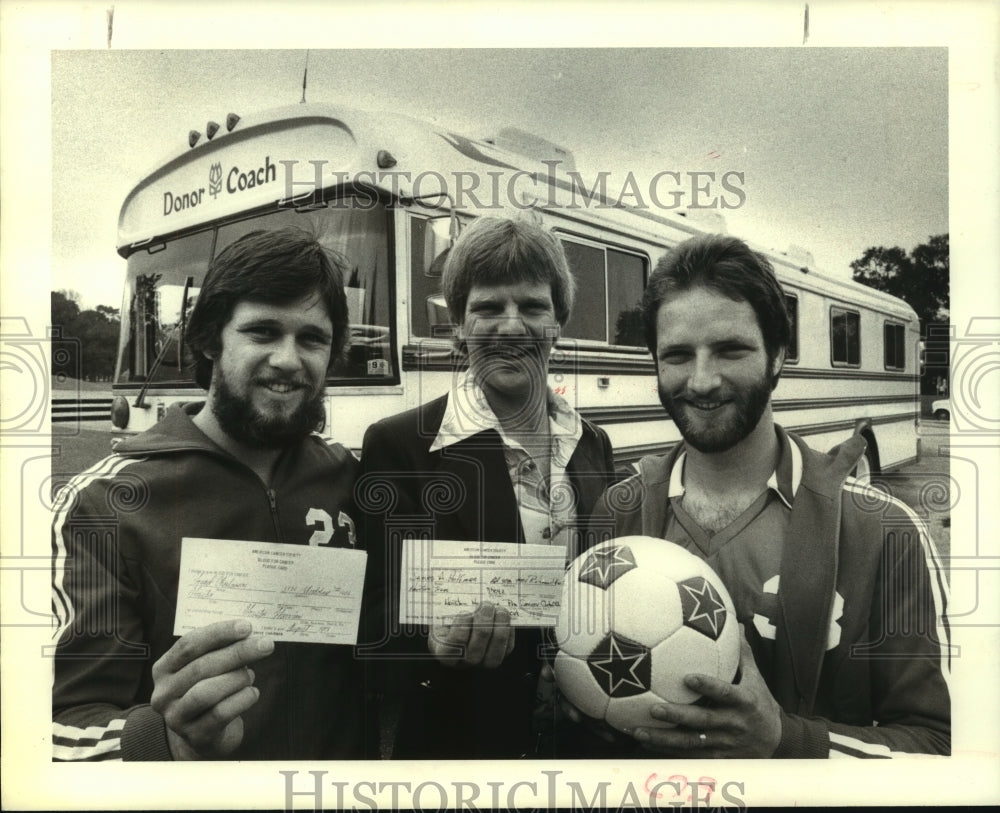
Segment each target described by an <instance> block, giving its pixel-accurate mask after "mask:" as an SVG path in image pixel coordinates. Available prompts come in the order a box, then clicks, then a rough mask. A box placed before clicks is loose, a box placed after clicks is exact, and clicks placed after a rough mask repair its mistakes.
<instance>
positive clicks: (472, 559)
mask: <svg viewBox="0 0 1000 813" xmlns="http://www.w3.org/2000/svg"><path fill="white" fill-rule="evenodd" d="M565 570H566V548H565V547H564V546H561V545H519V544H517V543H516V542H454V541H451V540H442V539H406V540H404V541H403V561H402V578H401V579H400V586H399V589H400V597H399V598H400V601H399V620H400V623H403V624H430V623H432V622H434V621H437V622H444V623H449V622H450V621H451V619H452V618H454V617H455V616H456V615H460V614H462V613H472V612H475V610H476V608H477V607H478V606H479V605H480V604H483V603H485V602H489V603H490V604H494V605H496V606H497V607H502V608H504V609H505V610H507V611H508V612H509V613H510V618H511V625H512V626H515V627H532V626H534V627H548V626H553V625H554V624H555V623H556V619H557V618H558V616H559V605H560V602H561V599H562V585H563V574H564V573H565Z"/></svg>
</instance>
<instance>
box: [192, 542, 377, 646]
mask: <svg viewBox="0 0 1000 813" xmlns="http://www.w3.org/2000/svg"><path fill="white" fill-rule="evenodd" d="M367 559H368V554H367V553H365V552H364V551H360V550H355V549H354V548H325V547H313V546H310V545H283V544H279V543H275V542H240V541H235V540H230V539H196V538H193V537H185V538H184V539H183V540H182V543H181V567H180V581H179V583H178V586H177V614H176V616H175V617H174V635H183V634H184V633H186V632H190V631H191V630H193V629H195V628H197V627H202V626H204V625H205V624H212V623H214V622H216V621H224V620H228V619H237V618H245V619H247V620H248V621H250V623H251V624H253V634H254V635H259V636H264V637H267V638H273V639H274V640H275V641H297V642H301V643H318V644H354V643H356V642H357V638H358V618H359V616H360V613H361V590H362V587H363V585H364V580H365V563H366V561H367Z"/></svg>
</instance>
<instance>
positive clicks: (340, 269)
mask: <svg viewBox="0 0 1000 813" xmlns="http://www.w3.org/2000/svg"><path fill="white" fill-rule="evenodd" d="M346 270H347V264H346V261H345V260H344V258H343V257H342V256H340V255H339V254H337V253H336V252H333V251H331V250H330V249H328V248H325V247H324V246H322V245H321V244H320V243H319V242H318V241H317V240H316V239H315V238H314V237H312V235H310V234H309V233H308V232H306V231H303V230H302V229H299V228H295V227H289V228H284V229H276V230H274V231H252V232H250V233H249V234H245V235H243V236H242V237H240V238H239V239H238V240H236V242H234V243H231V244H230V245H228V246H226V248H224V249H223V250H222V251H220V252H219V253H218V254H217V255H216V257H215V259H214V260H213V261H212V264H211V266H210V268H209V270H208V274H206V275H205V282H204V283H203V284H202V287H201V292H200V293H199V294H198V299H197V300H196V301H195V305H194V309H193V310H192V312H191V317H190V319H188V323H187V329H186V333H185V341H186V343H187V346H188V348H189V349H190V351H191V353H192V355H193V356H194V364H195V380H196V381H197V382H198V384H199V386H201V387H204V388H205V389H208V386H209V384H210V383H211V380H212V360H211V359H209V358H207V357H206V355H205V353H206V351H207V352H209V353H218V352H219V351H220V350H221V349H222V348H221V336H222V329H223V328H224V327H225V326H226V325H227V324H228V323H229V320H230V319H231V318H232V315H233V310H234V309H235V308H236V305H237V304H238V303H239V302H241V301H243V300H249V301H251V302H267V303H276V304H282V305H286V304H290V303H292V302H296V301H298V300H300V299H303V298H304V297H307V296H309V295H310V294H314V293H315V294H318V296H319V298H320V300H321V301H322V302H323V304H324V305H325V306H326V310H327V315H328V316H329V317H330V322H331V323H332V324H333V342H332V346H331V349H330V364H331V365H332V364H333V363H334V362H335V361H336V360H337V359H338V358H339V357H340V356H341V354H342V353H343V352H344V348H345V347H346V346H347V341H348V338H349V331H350V325H349V319H348V315H347V298H346V297H345V295H344V276H345V273H346Z"/></svg>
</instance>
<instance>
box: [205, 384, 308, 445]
mask: <svg viewBox="0 0 1000 813" xmlns="http://www.w3.org/2000/svg"><path fill="white" fill-rule="evenodd" d="M213 384H214V389H213V398H212V403H211V409H212V412H213V413H214V414H215V417H216V420H218V422H219V426H221V427H222V430H223V431H224V432H225V433H226V434H227V435H229V436H230V437H231V438H232V439H233V440H235V441H237V442H239V443H243V444H244V445H247V446H256V447H262V448H268V449H274V448H280V447H283V446H288V445H290V444H292V443H295V442H297V441H299V440H302V438H305V437H308V436H309V435H310V434H311V433H312V432H313V431H314V430H315V429H316V428H317V427H319V425H320V423H321V422H322V421H323V418H324V414H323V398H324V393H323V390H319V391H318V392H317V393H316V395H315V396H313V397H312V398H309V399H307V400H305V401H303V402H302V403H301V404H300V405H299V406H298V407H297V408H296V409H295V411H294V412H292V413H291V414H290V415H287V416H284V415H279V416H274V417H269V416H267V415H265V414H263V413H262V412H260V410H258V409H257V408H256V407H255V406H254V404H253V401H252V399H251V398H250V397H248V396H247V397H244V396H240V395H238V394H237V393H235V392H233V390H232V388H231V387H230V386H229V382H228V381H227V380H226V377H225V375H224V374H223V373H222V370H221V369H219V370H217V371H216V378H215V380H214V382H213ZM248 386H249V385H248Z"/></svg>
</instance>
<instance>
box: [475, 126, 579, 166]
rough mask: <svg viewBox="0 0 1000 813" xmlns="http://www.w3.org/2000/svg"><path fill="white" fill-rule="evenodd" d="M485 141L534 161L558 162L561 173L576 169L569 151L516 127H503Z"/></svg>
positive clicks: (574, 161) (574, 160)
mask: <svg viewBox="0 0 1000 813" xmlns="http://www.w3.org/2000/svg"><path fill="white" fill-rule="evenodd" d="M486 141H487V142H488V143H490V144H493V145H494V146H495V147H499V148H500V149H502V150H507V151H508V152H515V153H517V154H519V155H524V156H526V157H528V158H534V159H535V160H536V161H558V162H559V169H560V170H561V171H563V172H571V171H573V170H575V169H576V159H575V158H574V157H573V153H572V152H571V151H570V150H568V149H566V148H565V147H560V146H559V145H558V144H554V143H553V142H551V141H547V140H546V139H544V138H542V137H541V136H537V135H535V134H534V133H529V132H526V131H524V130H519V129H517V128H516V127H504V128H503V129H502V130H499V131H498V132H497V134H496V135H495V136H493V137H491V138H487V139H486Z"/></svg>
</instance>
